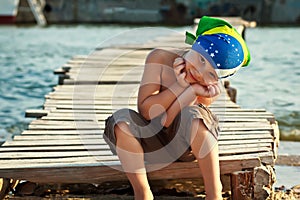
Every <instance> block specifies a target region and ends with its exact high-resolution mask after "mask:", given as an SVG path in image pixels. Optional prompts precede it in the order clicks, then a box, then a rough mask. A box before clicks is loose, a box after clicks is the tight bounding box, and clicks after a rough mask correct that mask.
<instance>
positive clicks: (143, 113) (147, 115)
mask: <svg viewBox="0 0 300 200" xmlns="http://www.w3.org/2000/svg"><path fill="white" fill-rule="evenodd" d="M138 111H139V113H140V114H141V115H142V116H143V117H144V119H146V120H151V118H150V115H149V112H148V111H147V109H145V108H144V107H143V106H139V107H138Z"/></svg>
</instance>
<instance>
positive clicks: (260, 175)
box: [253, 165, 276, 200]
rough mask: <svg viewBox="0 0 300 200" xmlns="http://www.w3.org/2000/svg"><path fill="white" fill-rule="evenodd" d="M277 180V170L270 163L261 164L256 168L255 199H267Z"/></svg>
mask: <svg viewBox="0 0 300 200" xmlns="http://www.w3.org/2000/svg"><path fill="white" fill-rule="evenodd" d="M275 181H276V177H275V172H274V170H273V167H272V166H270V165H266V166H264V165H261V166H260V167H256V168H254V198H253V199H255V200H260V199H261V200H263V199H267V198H268V197H269V196H270V194H271V192H272V189H273V188H272V186H273V184H274V183H275Z"/></svg>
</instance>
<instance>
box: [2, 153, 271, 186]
mask: <svg viewBox="0 0 300 200" xmlns="http://www.w3.org/2000/svg"><path fill="white" fill-rule="evenodd" d="M266 156H267V154H266ZM232 158H233V159H232V160H231V159H224V160H222V159H221V160H220V164H221V165H220V167H221V174H227V173H230V172H231V171H238V170H242V169H244V168H247V167H250V168H254V167H256V166H259V165H260V162H259V159H258V158H257V157H254V156H253V157H252V158H251V156H250V155H249V157H248V159H246V158H243V157H238V156H237V157H232ZM239 158H240V159H239ZM105 164H108V163H101V162H98V163H93V164H90V165H86V164H73V165H71V164H69V165H64V166H63V167H62V166H59V165H58V166H56V167H55V166H51V165H50V166H49V165H46V166H45V165H43V164H40V165H38V164H37V165H36V166H30V165H29V166H28V165H23V167H22V168H19V169H18V168H15V169H11V168H10V169H7V170H6V169H3V168H2V169H0V173H1V174H2V175H3V177H9V178H13V179H18V177H24V179H26V180H29V181H32V182H39V183H43V182H44V183H52V182H53V183H74V182H76V183H80V182H83V183H86V182H87V181H90V182H91V183H98V182H99V183H100V182H102V181H105V180H108V179H109V180H112V179H113V180H126V176H125V174H124V173H123V172H122V171H118V170H115V169H114V168H117V167H118V165H117V166H113V167H114V168H112V167H108V166H105ZM38 166H44V167H40V168H38ZM20 167H21V166H20ZM148 168H149V167H148ZM150 168H151V167H150ZM35 174H39V175H40V176H35ZM40 177H43V179H40ZM181 177H186V178H197V177H201V172H200V170H199V167H198V164H197V163H184V162H175V163H172V164H171V165H169V166H166V167H165V168H163V169H161V170H159V171H152V172H150V173H149V178H150V179H152V180H155V179H172V178H181Z"/></svg>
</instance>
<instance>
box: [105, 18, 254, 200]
mask: <svg viewBox="0 0 300 200" xmlns="http://www.w3.org/2000/svg"><path fill="white" fill-rule="evenodd" d="M196 35H197V36H193V35H192V34H190V33H187V34H186V36H187V40H186V42H187V43H190V44H192V48H191V49H190V50H187V51H184V50H170V51H167V50H162V49H155V50H153V51H152V52H151V53H150V54H149V55H148V56H147V58H146V62H145V68H144V73H143V77H142V80H141V84H140V88H139V93H138V102H137V104H138V113H137V112H135V111H133V110H129V109H122V110H119V111H117V112H115V113H114V114H113V115H112V116H111V117H109V118H108V119H107V120H106V127H105V131H104V138H105V140H106V142H107V143H108V144H109V145H110V148H111V150H112V151H113V153H115V154H117V155H118V156H119V159H120V161H121V164H122V167H123V170H124V171H125V172H126V175H127V177H128V179H129V181H130V183H131V185H132V187H133V190H134V195H135V199H136V200H148V199H153V195H152V192H151V189H150V186H149V183H148V180H147V174H146V169H145V162H146V163H147V164H159V163H170V162H174V161H176V160H179V161H191V160H194V159H197V161H198V164H199V168H200V170H201V173H202V175H203V179H204V184H205V191H206V199H209V200H216V199H222V195H221V191H222V184H221V181H220V169H219V158H218V145H216V144H217V137H218V120H217V119H216V117H215V116H214V115H213V114H212V113H211V112H210V110H209V109H208V108H207V106H209V105H210V104H211V103H212V102H213V101H214V100H215V99H216V98H217V96H218V95H219V94H220V92H221V91H220V88H219V85H218V80H219V78H224V77H227V76H230V75H232V74H234V73H235V72H236V71H237V70H238V69H239V68H240V67H241V66H246V65H247V64H248V63H249V61H250V55H249V52H248V49H247V46H246V44H245V42H244V41H243V39H242V37H241V36H240V35H239V34H238V33H237V32H236V31H235V29H234V28H233V27H232V26H231V25H230V24H228V23H227V22H225V21H223V20H220V19H216V18H210V17H202V19H201V20H200V22H199V25H198V29H197V32H196Z"/></svg>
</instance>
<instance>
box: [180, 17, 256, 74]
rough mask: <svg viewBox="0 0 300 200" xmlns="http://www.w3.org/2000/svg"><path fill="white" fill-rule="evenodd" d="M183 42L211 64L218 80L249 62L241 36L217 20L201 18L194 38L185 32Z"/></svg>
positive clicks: (227, 24)
mask: <svg viewBox="0 0 300 200" xmlns="http://www.w3.org/2000/svg"><path fill="white" fill-rule="evenodd" d="M185 42H186V43H187V44H191V45H192V49H193V50H195V51H197V52H198V53H200V54H201V55H202V56H204V57H205V58H206V59H207V60H208V61H209V62H210V63H211V65H212V66H213V67H214V68H215V70H216V71H217V73H218V75H219V77H220V78H225V77H228V76H231V75H233V74H234V73H235V72H236V71H237V70H238V69H240V67H242V66H247V65H248V64H249V62H250V60H251V56H250V53H249V50H248V47H247V44H246V43H245V41H244V39H243V38H242V36H241V35H240V34H239V33H238V32H237V31H236V29H235V28H234V27H232V25H231V24H229V23H228V22H226V21H224V20H222V19H219V18H213V17H207V16H203V17H202V18H201V20H200V22H199V24H198V28H197V31H196V36H195V35H193V34H191V33H189V32H186V40H185Z"/></svg>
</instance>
